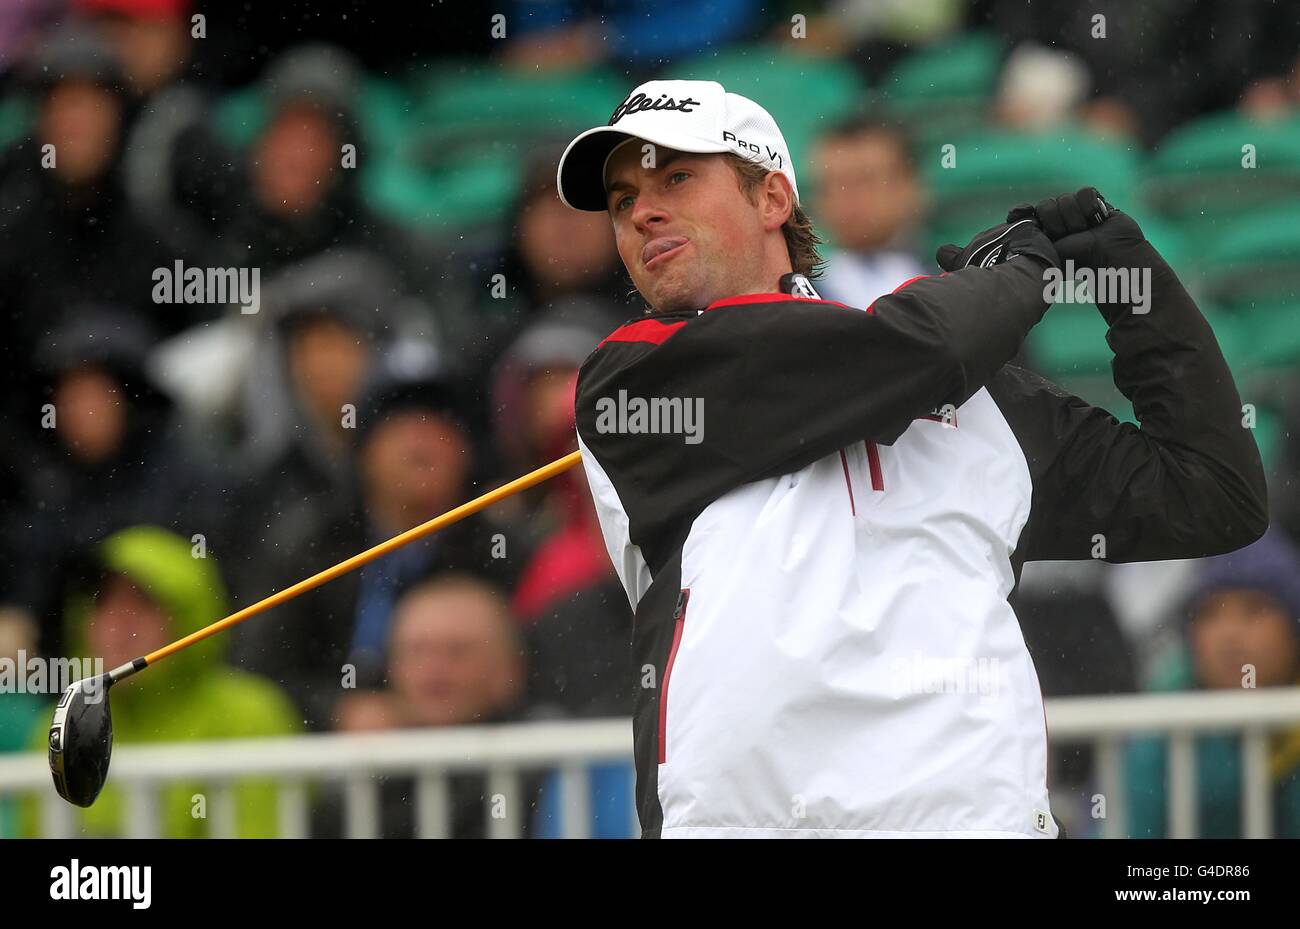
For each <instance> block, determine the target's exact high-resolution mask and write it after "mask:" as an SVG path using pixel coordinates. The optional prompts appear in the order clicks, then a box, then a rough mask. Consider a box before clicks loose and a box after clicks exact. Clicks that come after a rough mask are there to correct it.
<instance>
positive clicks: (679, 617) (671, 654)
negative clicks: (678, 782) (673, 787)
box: [659, 588, 691, 764]
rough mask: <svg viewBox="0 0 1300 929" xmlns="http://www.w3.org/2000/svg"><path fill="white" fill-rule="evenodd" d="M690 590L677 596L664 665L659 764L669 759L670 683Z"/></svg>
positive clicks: (660, 706)
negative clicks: (671, 632)
mask: <svg viewBox="0 0 1300 929" xmlns="http://www.w3.org/2000/svg"><path fill="white" fill-rule="evenodd" d="M690 599H691V591H690V588H683V589H682V592H681V593H680V594H678V596H677V609H675V610H673V644H672V646H671V647H670V648H669V649H668V660H667V661H666V662H665V663H664V683H663V687H661V688H660V690H659V763H660V764H663V763H664V762H665V761H667V759H668V751H667V749H668V682H669V680H671V679H672V676H673V665H674V664H675V663H676V662H677V649H678V648H680V647H681V644H682V627H683V626H685V624H686V604H687V603H688V602H690Z"/></svg>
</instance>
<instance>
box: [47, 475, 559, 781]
mask: <svg viewBox="0 0 1300 929" xmlns="http://www.w3.org/2000/svg"><path fill="white" fill-rule="evenodd" d="M581 460H582V453H581V452H571V453H570V454H568V455H565V456H564V457H563V458H559V459H557V460H555V461H552V462H551V463H550V464H548V465H545V466H543V467H541V468H538V469H537V470H536V471H531V472H529V473H528V474H525V475H524V476H523V477H519V478H516V479H515V480H513V481H511V482H510V483H508V484H502V485H501V486H500V487H498V488H496V489H495V490H491V491H489V492H488V493H485V494H483V495H482V496H481V497H477V498H476V499H474V500H471V501H470V502H469V503H465V504H462V505H461V506H458V507H456V508H455V509H454V510H449V511H448V512H446V513H443V514H442V515H441V516H437V517H434V518H433V519H431V520H429V521H428V522H425V523H421V524H420V525H418V526H416V527H414V528H412V529H408V530H406V531H405V532H403V533H401V534H400V535H396V536H393V538H391V539H388V540H387V541H385V542H380V543H379V544H378V545H376V546H374V547H373V548H368V549H366V550H365V551H364V552H361V553H360V554H357V555H353V556H352V557H351V558H348V559H346V560H344V561H340V562H339V563H338V564H336V565H334V566H333V567H332V568H326V569H325V570H324V571H321V572H320V573H318V574H313V575H312V576H311V577H309V578H307V579H306V580H302V581H299V582H298V583H296V584H294V585H293V586H292V587H286V588H285V589H284V590H282V591H280V592H279V593H275V594H272V595H271V596H269V597H267V598H266V599H264V600H259V601H258V602H257V603H254V604H253V605H252V606H247V607H244V608H243V609H242V610H240V611H239V612H237V613H232V614H230V615H229V616H227V617H225V618H224V619H219V620H217V621H216V622H214V623H212V624H211V625H209V626H205V627H204V628H202V629H200V630H198V631H197V632H193V633H191V634H190V635H187V636H185V637H184V638H183V639H177V640H176V641H175V642H172V643H171V644H170V645H166V646H163V647H162V648H160V649H158V650H157V651H155V652H150V653H149V654H148V655H144V656H142V657H140V658H136V659H134V660H132V661H129V662H127V663H126V664H124V665H121V666H120V667H117V668H114V669H113V670H111V671H108V672H106V673H104V674H99V675H96V676H95V677H90V678H84V679H82V680H80V681H77V682H76V683H75V684H72V685H71V686H70V687H68V689H67V690H65V691H64V692H63V696H62V697H61V698H60V699H59V704H58V707H57V708H56V709H55V711H54V719H53V721H52V722H51V723H50V739H49V743H50V773H51V775H52V776H53V777H54V789H55V790H57V791H58V792H59V796H60V797H62V798H63V799H64V800H67V801H68V802H69V803H72V804H75V805H76V806H90V805H91V804H92V803H94V802H95V798H96V797H98V796H99V792H100V790H102V789H103V787H104V781H105V780H106V779H107V778H108V762H109V758H110V757H111V755H112V753H113V718H112V714H111V712H110V710H109V702H108V691H109V688H111V687H112V686H113V685H114V684H116V683H118V682H119V681H123V680H125V679H126V678H128V677H130V676H131V675H133V674H136V673H137V672H140V671H143V670H144V669H145V668H148V667H151V666H152V665H154V664H157V663H158V662H159V661H161V660H162V659H164V658H166V657H167V656H168V655H174V654H176V652H179V651H181V650H183V649H186V648H189V647H190V646H191V645H194V644H196V643H198V642H201V641H203V640H204V639H206V638H208V637H209V636H212V635H216V634H217V633H218V632H221V631H222V630H224V629H229V628H230V627H231V626H236V625H238V624H239V623H242V622H243V621H244V620H246V619H249V618H251V617H253V616H256V615H257V614H259V613H262V612H265V611H266V610H269V609H271V607H273V606H278V605H279V604H281V603H286V602H288V601H290V600H292V599H293V598H294V597H297V596H298V595H299V594H303V593H306V592H307V591H309V590H312V589H314V588H316V587H319V586H320V585H322V584H324V583H326V582H327V581H332V580H334V578H336V577H339V576H340V575H343V574H347V573H348V572H349V571H352V570H354V569H355V568H359V567H361V566H362V565H365V564H368V563H370V562H372V561H374V560H375V559H376V558H380V557H382V556H384V555H386V554H388V553H389V552H391V551H393V550H394V549H398V548H401V547H402V546H403V545H406V544H407V543H409V542H414V541H416V540H417V539H422V538H424V537H425V536H427V535H431V534H432V533H435V532H437V531H438V530H439V529H442V528H444V527H446V526H450V525H451V524H452V523H455V522H459V521H460V520H462V519H464V518H465V517H466V516H472V515H473V514H475V513H477V512H478V511H479V510H482V509H486V508H487V507H489V506H491V505H492V504H494V503H496V502H498V501H499V500H504V499H505V498H507V497H510V496H512V495H514V494H516V493H518V492H519V491H521V490H527V489H528V488H529V487H533V486H534V485H537V484H540V483H542V482H543V481H546V480H549V479H550V478H552V477H554V476H555V475H557V474H559V473H560V472H561V471H567V470H568V469H569V468H571V467H573V466H574V465H575V464H577V463H578V462H579V461H581Z"/></svg>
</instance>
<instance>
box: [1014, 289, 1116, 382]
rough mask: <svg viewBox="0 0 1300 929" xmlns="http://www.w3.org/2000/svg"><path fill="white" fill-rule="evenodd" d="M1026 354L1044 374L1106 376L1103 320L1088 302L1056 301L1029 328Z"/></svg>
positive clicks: (1107, 348) (1107, 353) (1107, 364)
mask: <svg viewBox="0 0 1300 929" xmlns="http://www.w3.org/2000/svg"><path fill="white" fill-rule="evenodd" d="M1026 344H1027V346H1028V349H1029V357H1030V359H1031V360H1032V361H1033V363H1034V367H1035V368H1036V369H1037V370H1038V371H1040V372H1042V374H1043V376H1044V377H1047V378H1049V379H1052V380H1055V379H1057V378H1079V377H1084V378H1088V377H1103V376H1105V377H1109V376H1110V360H1111V357H1112V355H1111V350H1110V346H1109V345H1107V344H1106V320H1104V319H1103V318H1102V316H1101V313H1099V312H1098V311H1097V307H1096V306H1094V305H1093V304H1091V303H1057V304H1054V305H1053V306H1052V307H1050V308H1049V309H1048V311H1047V314H1046V315H1045V316H1044V317H1043V319H1042V321H1041V322H1040V323H1039V324H1038V325H1037V326H1035V327H1034V328H1033V329H1031V330H1030V332H1029V338H1028V339H1027V340H1026Z"/></svg>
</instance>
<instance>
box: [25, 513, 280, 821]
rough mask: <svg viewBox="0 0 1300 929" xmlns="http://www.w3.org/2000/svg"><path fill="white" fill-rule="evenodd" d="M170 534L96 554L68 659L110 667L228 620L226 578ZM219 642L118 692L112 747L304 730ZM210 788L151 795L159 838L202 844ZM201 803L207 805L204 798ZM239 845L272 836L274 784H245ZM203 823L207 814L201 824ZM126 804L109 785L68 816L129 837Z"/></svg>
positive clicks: (108, 543) (73, 617)
mask: <svg viewBox="0 0 1300 929" xmlns="http://www.w3.org/2000/svg"><path fill="white" fill-rule="evenodd" d="M205 554H206V553H205V552H204V553H201V552H199V551H198V549H197V548H191V543H190V542H187V541H186V540H185V539H183V538H181V537H180V536H178V535H175V534H173V533H171V532H168V531H167V530H165V529H159V528H157V527H154V526H135V527H132V528H130V529H124V530H122V531H120V532H116V533H114V534H113V535H111V536H109V537H108V538H107V539H106V540H105V541H104V542H103V543H102V544H101V545H100V547H99V561H100V565H101V566H102V573H101V574H100V576H99V577H98V578H97V579H96V583H95V584H94V591H93V594H86V593H79V594H74V595H73V596H72V597H71V598H70V599H69V603H68V608H67V610H66V612H65V623H66V628H65V631H64V634H65V641H66V642H68V643H69V651H70V653H71V654H74V655H90V656H95V657H102V658H103V660H104V667H105V668H113V667H117V666H118V665H119V664H122V663H124V662H127V661H130V660H131V659H132V658H134V657H137V656H139V655H143V654H147V653H148V652H150V651H152V650H153V649H155V648H159V647H161V646H163V645H166V644H167V643H169V642H171V641H173V640H175V639H179V638H181V637H182V636H185V635H188V634H189V633H191V632H194V631H196V630H198V629H200V628H202V627H203V626H206V625H208V624H209V623H212V622H214V621H215V620H218V619H220V618H221V617H223V616H225V615H226V614H227V612H229V611H228V609H227V601H226V594H225V589H224V587H223V584H222V581H221V575H220V573H219V572H218V570H217V566H216V564H215V563H214V561H213V559H212V558H211V557H203V555H205ZM224 653H225V638H224V637H223V636H214V637H212V638H211V639H208V640H207V641H205V642H202V643H200V644H198V645H194V646H191V647H190V648H187V649H185V650H184V651H181V652H177V653H176V654H174V655H172V656H171V657H169V658H167V660H166V661H162V662H159V664H158V665H157V666H155V667H152V668H150V669H149V671H148V672H147V673H145V674H141V675H139V676H137V677H133V678H130V679H128V680H126V681H124V682H122V683H121V684H119V685H118V686H116V687H114V688H113V693H112V700H113V733H114V745H115V746H119V747H121V746H128V745H136V744H140V743H164V742H192V741H206V740H211V739H242V738H250V737H254V736H282V735H289V734H292V733H295V732H298V731H299V730H300V729H301V721H300V720H299V718H298V714H297V711H296V710H295V709H294V707H293V704H292V703H291V701H290V700H289V699H288V697H286V696H285V695H284V694H283V693H282V692H281V691H280V690H279V689H278V688H277V687H276V686H275V685H274V684H272V683H271V682H269V681H267V680H265V679H263V678H260V677H256V676H254V675H252V674H249V673H247V672H245V671H241V670H237V669H235V668H232V667H230V666H228V665H227V664H226V663H225V662H224ZM48 724H49V721H48V719H47V718H42V720H41V723H40V725H39V726H38V727H37V728H36V730H35V731H34V732H33V733H32V736H31V745H32V746H33V747H38V746H39V747H41V748H42V749H43V748H44V746H45V744H46V734H47V733H46V729H47V727H48ZM214 786H216V785H213V784H203V783H201V782H197V781H195V782H185V783H173V784H168V785H166V786H165V787H163V788H162V789H161V790H160V791H159V793H158V795H157V796H158V804H159V806H158V823H159V829H160V833H161V835H162V836H164V837H170V838H199V837H203V836H207V835H208V834H209V828H210V827H209V823H210V822H211V817H212V815H213V813H214V811H213V809H212V807H211V804H213V803H215V802H219V801H217V800H216V798H215V797H214V795H213V793H212V788H213V787H214ZM200 795H201V796H202V797H203V798H204V799H203V800H202V802H200V800H199V796H200ZM231 796H233V798H234V802H235V807H236V808H235V815H234V824H235V835H237V836H239V837H241V838H252V837H269V836H274V835H275V834H276V832H277V828H276V824H277V811H276V791H275V787H274V784H273V783H271V782H269V781H255V780H248V781H240V782H237V783H236V784H235V785H234V788H233V790H232V791H231ZM38 810H39V803H37V802H32V803H31V804H30V806H29V807H28V808H27V809H26V810H25V811H24V812H25V813H26V815H27V820H26V822H25V825H26V826H27V827H28V828H27V830H26V831H28V832H29V833H39V831H40V829H39V827H38V826H37V822H38V820H37V818H36V817H37V815H38ZM200 813H205V814H206V815H199V814H200ZM125 814H126V804H125V794H124V792H123V791H122V790H121V789H120V787H119V786H117V785H115V784H114V783H113V778H112V775H111V773H110V776H109V781H108V784H107V785H106V786H105V788H104V791H103V793H102V794H100V796H99V799H98V800H96V801H95V804H94V805H93V806H91V807H90V808H89V809H86V810H77V811H76V813H75V814H74V815H75V816H76V819H75V824H76V825H75V828H76V830H77V831H79V832H80V833H81V834H83V835H88V836H113V835H121V834H123V833H124V832H125V831H126V828H127V823H126V822H125Z"/></svg>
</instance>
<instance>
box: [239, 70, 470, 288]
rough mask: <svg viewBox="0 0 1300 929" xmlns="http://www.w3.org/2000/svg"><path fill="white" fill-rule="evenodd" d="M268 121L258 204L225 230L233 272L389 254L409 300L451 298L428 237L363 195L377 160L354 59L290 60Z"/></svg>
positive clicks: (271, 94)
mask: <svg viewBox="0 0 1300 929" xmlns="http://www.w3.org/2000/svg"><path fill="white" fill-rule="evenodd" d="M261 86H262V90H263V97H264V100H265V104H266V108H267V120H266V122H265V124H264V125H263V126H262V127H261V129H260V131H259V132H258V134H257V136H256V138H255V139H254V140H253V143H252V147H251V150H250V151H249V152H248V153H247V156H246V162H247V173H248V185H249V188H250V191H251V193H250V196H249V198H248V202H247V203H244V204H242V205H241V207H240V209H239V210H238V212H237V213H236V215H234V217H233V218H232V219H231V221H230V222H229V224H228V225H227V226H226V227H225V228H224V229H223V230H222V240H223V241H224V243H225V244H226V247H227V258H226V261H225V262H223V263H224V264H235V265H237V266H241V267H242V266H248V267H256V268H260V269H261V272H262V274H263V275H270V274H273V273H275V272H277V271H279V270H280V269H282V268H285V267H287V266H289V265H291V264H294V263H296V262H299V261H302V260H303V259H306V258H310V257H312V256H313V255H316V254H317V253H319V252H322V251H325V250H327V249H331V248H359V249H365V250H368V251H371V252H374V253H375V254H379V255H383V256H385V257H386V258H387V260H388V261H389V262H390V263H391V264H392V265H393V267H394V268H395V269H396V271H397V274H398V275H399V278H400V279H401V283H402V286H403V287H404V288H405V289H406V292H407V293H418V294H424V293H434V292H437V293H439V294H440V295H441V296H443V297H448V296H449V295H448V294H447V293H446V292H445V287H444V281H443V277H444V274H443V271H444V269H443V268H442V266H441V264H440V261H439V262H435V261H434V260H433V259H431V258H430V255H432V254H434V250H433V249H432V248H431V247H429V245H428V244H427V243H425V242H423V241H422V240H421V239H420V238H419V237H417V236H415V235H413V234H411V233H409V232H407V231H406V230H404V229H401V228H399V227H397V226H395V225H393V224H392V223H390V222H388V221H387V220H386V219H384V218H382V217H380V216H379V215H378V214H377V213H375V212H374V211H373V210H371V208H370V207H369V206H368V205H367V204H366V203H365V202H364V200H363V199H362V195H361V174H360V171H361V169H360V167H347V166H345V164H344V162H345V155H344V150H343V147H344V146H345V145H350V146H354V150H355V152H356V155H357V164H358V165H360V164H361V163H362V160H363V159H365V158H367V157H370V154H369V152H368V150H367V148H366V144H365V143H366V140H365V139H364V138H362V133H361V125H360V120H359V118H358V107H359V102H358V97H359V94H360V89H361V72H360V70H359V68H358V65H357V63H356V62H355V61H354V60H353V59H352V57H351V56H350V55H349V54H347V53H346V52H344V51H342V50H340V49H337V48H333V47H331V46H328V45H304V46H299V47H297V48H294V49H290V50H289V51H287V52H285V53H283V54H282V55H281V56H280V57H278V58H277V59H275V60H274V61H273V62H272V63H271V64H270V66H269V67H268V68H267V71H266V74H265V77H264V78H263V81H262V85H261Z"/></svg>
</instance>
